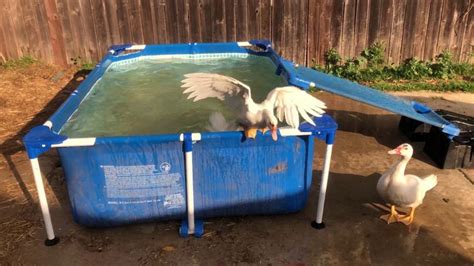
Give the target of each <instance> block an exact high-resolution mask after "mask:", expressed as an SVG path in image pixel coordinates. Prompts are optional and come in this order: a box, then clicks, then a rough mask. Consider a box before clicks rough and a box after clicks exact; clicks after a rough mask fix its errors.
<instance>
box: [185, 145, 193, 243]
mask: <svg viewBox="0 0 474 266" xmlns="http://www.w3.org/2000/svg"><path fill="white" fill-rule="evenodd" d="M185 159H186V202H187V207H188V208H187V210H188V234H194V231H195V225H194V184H193V152H192V151H187V152H185Z"/></svg>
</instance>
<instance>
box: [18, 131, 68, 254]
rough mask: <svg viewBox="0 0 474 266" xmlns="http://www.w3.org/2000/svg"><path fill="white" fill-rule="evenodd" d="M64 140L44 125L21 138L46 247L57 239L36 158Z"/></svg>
mask: <svg viewBox="0 0 474 266" xmlns="http://www.w3.org/2000/svg"><path fill="white" fill-rule="evenodd" d="M66 139H67V137H66V136H63V135H59V134H55V133H54V132H52V131H51V129H50V128H49V127H48V126H46V125H41V126H37V127H34V128H33V129H31V130H30V132H28V134H26V136H25V137H24V138H23V143H24V144H25V147H26V151H27V153H28V158H29V159H30V163H31V169H32V170H33V176H34V179H35V185H36V190H37V191H38V200H39V203H40V207H41V214H42V215H43V221H44V226H45V229H46V235H47V238H46V240H45V241H44V244H45V245H46V246H54V245H56V244H57V243H59V238H58V237H56V235H55V234H54V230H53V223H52V221H51V213H50V212H49V206H48V199H47V197H46V191H45V189H44V183H43V177H42V175H41V169H40V165H39V162H38V156H39V155H41V154H42V153H45V152H47V151H48V150H49V149H51V147H52V145H54V144H60V143H62V142H63V141H65V140H66Z"/></svg>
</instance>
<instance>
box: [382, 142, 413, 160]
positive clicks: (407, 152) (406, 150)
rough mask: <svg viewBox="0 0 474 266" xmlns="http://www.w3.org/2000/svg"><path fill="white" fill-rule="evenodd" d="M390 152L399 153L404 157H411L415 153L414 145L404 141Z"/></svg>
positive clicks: (389, 152)
mask: <svg viewBox="0 0 474 266" xmlns="http://www.w3.org/2000/svg"><path fill="white" fill-rule="evenodd" d="M388 154H397V155H401V156H403V157H404V158H411V156H412V155H413V147H412V146H411V145H410V144H408V143H403V144H401V145H400V146H398V147H396V148H395V149H393V150H390V151H388Z"/></svg>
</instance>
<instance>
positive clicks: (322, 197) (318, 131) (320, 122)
mask: <svg viewBox="0 0 474 266" xmlns="http://www.w3.org/2000/svg"><path fill="white" fill-rule="evenodd" d="M314 123H315V126H313V125H311V124H310V123H307V122H305V123H302V124H301V125H300V127H299V130H300V131H303V132H311V134H312V135H313V136H315V137H316V138H318V139H319V140H322V141H324V142H326V154H325V155H324V162H323V173H322V176H321V186H320V188H319V199H318V207H317V210H316V219H315V220H314V221H312V222H311V226H312V227H313V228H315V229H318V230H320V229H324V228H325V227H326V225H325V224H324V222H323V213H324V202H325V201H326V191H327V187H328V179H329V168H330V166H331V156H332V147H333V144H334V140H335V137H336V131H337V123H336V122H335V121H334V119H332V117H331V116H329V115H327V114H324V115H322V116H321V117H315V118H314Z"/></svg>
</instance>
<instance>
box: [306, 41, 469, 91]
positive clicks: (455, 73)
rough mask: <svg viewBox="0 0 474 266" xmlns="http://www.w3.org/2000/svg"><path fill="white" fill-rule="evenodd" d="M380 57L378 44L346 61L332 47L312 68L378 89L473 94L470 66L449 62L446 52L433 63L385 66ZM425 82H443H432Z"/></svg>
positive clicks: (382, 51) (382, 50)
mask: <svg viewBox="0 0 474 266" xmlns="http://www.w3.org/2000/svg"><path fill="white" fill-rule="evenodd" d="M384 54H385V47H384V44H383V43H380V42H377V43H374V44H372V45H370V46H369V47H368V48H366V49H364V50H363V51H362V52H361V53H360V55H359V56H357V57H354V58H348V59H346V60H342V57H341V55H340V54H339V53H338V52H337V51H336V50H335V49H334V48H332V49H330V50H328V51H327V52H326V53H325V55H324V60H325V63H324V66H320V65H314V68H315V69H317V70H320V71H323V72H326V73H328V74H332V75H335V76H338V77H342V78H346V79H349V80H353V81H356V82H363V83H366V84H368V85H370V86H373V87H375V88H378V89H381V90H421V89H423V90H425V89H426V90H443V91H468V92H473V86H474V85H473V84H472V79H473V78H472V77H474V66H473V65H472V64H468V63H455V62H453V60H452V55H451V53H450V52H449V51H447V50H445V51H443V52H442V53H441V54H439V55H437V56H436V57H435V58H434V59H433V60H429V61H423V60H419V59H418V58H415V57H414V58H408V59H406V60H404V61H403V62H402V63H401V64H400V65H387V64H386V60H385V56H384ZM426 80H439V81H446V82H434V83H433V82H426ZM397 81H404V82H402V83H398V82H397ZM406 81H409V82H406ZM448 81H449V82H448ZM469 81H470V82H469ZM433 84H436V85H433Z"/></svg>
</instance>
